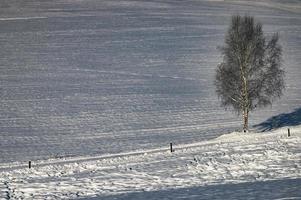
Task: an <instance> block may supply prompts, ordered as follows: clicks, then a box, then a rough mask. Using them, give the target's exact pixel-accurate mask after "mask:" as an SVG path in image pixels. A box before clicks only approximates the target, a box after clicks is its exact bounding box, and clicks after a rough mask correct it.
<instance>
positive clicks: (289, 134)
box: [287, 128, 291, 137]
mask: <svg viewBox="0 0 301 200" xmlns="http://www.w3.org/2000/svg"><path fill="white" fill-rule="evenodd" d="M290 136H291V132H290V129H289V128H288V129H287V137H290Z"/></svg>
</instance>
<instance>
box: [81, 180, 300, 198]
mask: <svg viewBox="0 0 301 200" xmlns="http://www.w3.org/2000/svg"><path fill="white" fill-rule="evenodd" d="M133 184H134V183H133ZM300 185H301V179H282V180H269V181H256V182H246V183H236V184H233V183H228V184H220V185H207V186H206V185H205V186H199V187H191V188H177V189H167V190H158V191H144V192H133V193H124V194H116V195H112V196H98V197H86V198H82V199H84V200H97V199H101V200H159V199H162V200H167V199H168V200H169V199H170V200H183V199H187V200H205V199H206V200H207V199H210V200H224V199H226V200H230V199H231V200H233V199H236V200H238V199H239V200H240V199H241V200H254V199H262V200H263V199H264V200H271V199H300V198H301V189H300ZM146 189H147V188H146Z"/></svg>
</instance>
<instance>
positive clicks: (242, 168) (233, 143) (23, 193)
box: [0, 126, 301, 199]
mask: <svg viewBox="0 0 301 200" xmlns="http://www.w3.org/2000/svg"><path fill="white" fill-rule="evenodd" d="M290 131H291V136H290V137H288V136H287V127H285V128H282V129H278V130H274V131H271V132H263V133H253V132H249V133H240V132H234V133H230V134H226V135H222V136H220V137H219V138H216V139H213V140H209V141H204V142H199V143H193V144H185V145H181V144H178V145H174V148H175V152H173V153H171V152H169V149H168V144H167V146H166V147H164V148H161V149H153V150H148V151H141V152H128V153H123V154H114V155H107V156H99V157H72V158H64V159H52V160H46V161H45V160H43V161H35V162H33V167H32V168H31V169H28V168H27V166H26V164H27V163H24V162H23V163H13V164H11V165H8V164H4V165H0V169H1V173H0V182H1V184H2V187H0V188H1V191H0V194H2V195H3V197H4V198H5V196H6V197H7V198H8V199H70V198H79V197H82V198H84V197H85V198H93V197H95V198H99V199H102V198H107V199H110V198H112V199H114V198H117V199H118V195H126V194H127V195H133V194H136V193H133V192H138V193H137V194H139V198H138V197H136V196H134V197H132V198H133V199H136V198H138V199H144V197H143V195H144V194H146V197H147V194H148V193H149V192H158V193H154V195H155V196H153V197H152V198H153V199H160V195H162V193H163V194H164V193H165V195H166V192H167V193H168V195H169V196H171V197H172V194H173V191H172V190H176V189H179V190H181V189H183V188H188V190H189V188H202V187H205V188H206V187H209V186H210V187H215V186H219V185H229V184H234V186H233V187H234V188H235V187H237V184H245V183H248V184H250V183H253V182H254V183H256V182H258V184H259V185H260V184H262V183H263V182H264V183H265V182H267V181H271V180H273V181H275V180H276V181H286V182H287V183H290V182H289V181H290V180H292V181H296V180H297V181H299V182H297V183H298V184H299V183H300V181H301V149H300V145H301V126H297V127H290ZM280 183H281V182H280ZM280 183H278V182H275V183H274V182H272V183H271V185H273V184H276V185H277V184H280ZM254 185H256V184H254ZM268 185H269V184H268ZM291 186H292V185H291ZM227 187H230V188H231V186H227ZM170 189H172V190H171V191H169V192H168V190H170ZM256 190H257V189H256ZM160 191H161V192H160ZM192 191H193V190H192ZM225 192H226V190H225ZM258 192H260V190H258ZM277 192H278V193H279V191H274V193H275V194H276V193H277ZM280 193H281V192H280ZM296 194H297V195H299V196H297V197H298V198H301V190H300V188H297V189H295V190H293V192H292V193H291V194H289V193H284V194H280V195H282V197H283V198H284V197H286V198H289V197H291V199H292V197H294V198H296ZM187 195H189V192H187ZM201 195H202V194H199V196H195V199H197V197H199V198H200V197H201ZM241 195H246V194H245V193H242V194H241ZM249 195H250V197H254V196H253V195H255V194H249ZM292 195H293V196H292ZM146 197H145V198H146ZM155 197H157V198H155ZM186 197H187V198H188V196H186ZM120 198H121V197H120ZM148 198H149V197H148ZM148 198H146V199H148ZM170 199H172V198H170Z"/></svg>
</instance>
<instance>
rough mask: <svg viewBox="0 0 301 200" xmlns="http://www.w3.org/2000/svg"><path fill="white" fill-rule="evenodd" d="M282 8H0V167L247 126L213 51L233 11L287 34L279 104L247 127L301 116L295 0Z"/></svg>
mask: <svg viewBox="0 0 301 200" xmlns="http://www.w3.org/2000/svg"><path fill="white" fill-rule="evenodd" d="M252 2H253V1H252ZM262 2H263V3H264V5H262ZM282 2H283V1H260V2H259V1H256V3H250V1H202V0H195V1H173V0H167V1H149V0H141V1H130V0H116V1H115V0H114V1H111V0H101V1H98V0H84V1H77V0H74V1H73V0H53V1H43V0H28V1H1V6H0V26H1V29H0V44H1V49H0V72H1V73H0V84H1V88H0V95H1V98H0V101H1V102H0V162H2V163H4V162H5V163H9V162H15V161H27V160H37V159H47V158H55V157H62V156H79V155H82V156H86V155H90V156H91V155H99V154H102V155H105V154H112V153H121V152H128V151H137V150H141V149H142V150H143V149H152V148H160V147H162V146H164V145H165V144H167V143H169V142H175V143H181V144H182V143H191V142H195V141H199V142H200V141H204V140H208V139H212V138H215V137H218V136H219V135H221V134H223V133H226V132H232V131H234V130H238V129H240V124H241V119H240V117H237V116H236V115H235V114H233V113H231V112H230V111H225V110H224V109H223V108H221V107H219V101H218V99H217V96H216V95H215V88H214V84H213V82H214V81H213V80H214V73H215V68H216V65H217V64H218V63H219V62H220V60H221V57H220V52H219V51H218V50H217V49H216V47H217V46H218V45H221V44H222V43H223V36H224V33H225V32H226V29H227V26H228V24H229V20H230V17H231V15H232V14H237V13H240V14H245V13H248V14H250V15H254V16H255V17H256V18H257V19H258V20H260V21H261V22H262V23H263V24H264V29H265V31H266V33H267V34H270V33H271V32H275V31H278V32H279V33H280V37H281V43H282V45H283V50H284V67H285V70H286V71H287V73H286V83H287V90H286V93H285V95H284V97H283V98H282V99H281V100H279V101H276V102H275V104H274V106H273V107H268V108H266V109H262V110H258V111H257V112H255V113H251V118H250V119H251V120H252V121H251V122H250V123H251V125H255V124H257V123H261V122H263V121H265V120H266V119H267V118H269V117H272V116H277V115H279V114H283V113H287V114H290V113H294V111H295V110H297V109H299V110H300V105H301V81H300V77H301V70H300V66H301V56H300V55H301V54H300V53H301V43H300V42H301V39H300V35H301V34H300V32H301V15H300V13H299V12H296V10H297V11H298V10H300V9H298V8H299V7H300V1H285V2H286V3H282ZM292 3H294V4H292ZM279 4H282V5H285V7H284V8H285V9H282V8H283V6H279ZM292 5H293V6H292ZM289 6H290V7H289ZM294 117H295V116H294V114H291V118H294ZM296 124H300V120H297V121H296V122H295V124H290V125H296Z"/></svg>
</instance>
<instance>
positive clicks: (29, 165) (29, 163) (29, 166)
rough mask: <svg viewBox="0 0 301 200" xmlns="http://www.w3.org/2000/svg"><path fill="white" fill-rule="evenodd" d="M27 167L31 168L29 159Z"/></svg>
mask: <svg viewBox="0 0 301 200" xmlns="http://www.w3.org/2000/svg"><path fill="white" fill-rule="evenodd" d="M28 168H29V169H30V168H31V161H29V162H28Z"/></svg>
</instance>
